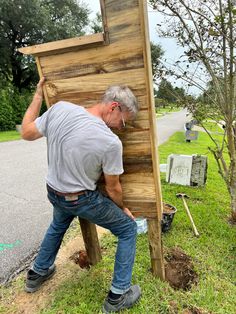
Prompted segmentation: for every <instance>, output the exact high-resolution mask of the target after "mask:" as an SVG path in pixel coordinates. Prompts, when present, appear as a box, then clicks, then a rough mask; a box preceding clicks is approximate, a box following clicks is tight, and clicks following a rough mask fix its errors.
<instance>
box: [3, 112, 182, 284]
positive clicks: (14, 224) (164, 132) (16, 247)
mask: <svg viewBox="0 0 236 314" xmlns="http://www.w3.org/2000/svg"><path fill="white" fill-rule="evenodd" d="M186 119H187V118H186V111H185V110H183V111H181V112H177V113H173V114H168V115H167V116H165V117H163V118H160V119H158V122H157V129H158V144H159V145H160V144H162V143H163V142H164V141H166V140H167V139H168V137H169V136H170V135H171V134H173V133H175V132H176V131H178V130H183V125H184V123H185V121H186ZM0 161H1V163H0V186H1V190H0V283H4V282H6V281H7V280H9V279H11V278H12V277H13V276H14V274H16V273H17V272H19V271H20V270H22V269H24V268H25V266H26V265H27V263H30V261H31V260H32V258H33V256H34V255H35V253H36V252H37V249H38V247H39V245H40V243H41V240H42V238H43V236H44V233H45V231H46V228H47V227H48V224H49V222H50V220H51V214H52V213H51V206H50V204H49V202H48V201H47V198H46V190H45V180H44V178H45V175H46V171H47V155H46V141H45V139H44V138H43V139H40V140H37V141H34V142H27V141H23V140H19V141H13V142H6V143H0Z"/></svg>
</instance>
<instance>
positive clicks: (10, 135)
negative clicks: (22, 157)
mask: <svg viewBox="0 0 236 314" xmlns="http://www.w3.org/2000/svg"><path fill="white" fill-rule="evenodd" d="M20 139H21V135H20V133H19V132H17V131H5V132H0V142H8V141H15V140H20Z"/></svg>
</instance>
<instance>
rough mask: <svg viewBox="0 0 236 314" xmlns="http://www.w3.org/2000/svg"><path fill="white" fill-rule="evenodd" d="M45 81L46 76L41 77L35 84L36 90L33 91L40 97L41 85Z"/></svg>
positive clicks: (41, 93)
mask: <svg viewBox="0 0 236 314" xmlns="http://www.w3.org/2000/svg"><path fill="white" fill-rule="evenodd" d="M45 81H46V78H45V77H42V78H41V79H40V80H39V82H38V84H37V88H36V91H35V94H36V95H38V96H40V97H42V98H43V85H44V83H45Z"/></svg>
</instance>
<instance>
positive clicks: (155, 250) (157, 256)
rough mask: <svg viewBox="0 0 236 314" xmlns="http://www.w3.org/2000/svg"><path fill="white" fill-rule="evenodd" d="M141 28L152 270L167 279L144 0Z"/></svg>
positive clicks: (141, 2)
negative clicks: (149, 168) (153, 216)
mask: <svg viewBox="0 0 236 314" xmlns="http://www.w3.org/2000/svg"><path fill="white" fill-rule="evenodd" d="M139 7H140V18H141V28H142V34H143V43H144V65H145V69H146V74H147V75H146V88H147V95H148V97H149V99H148V103H149V104H150V117H149V120H150V131H151V135H152V136H151V137H150V140H151V149H152V160H153V175H154V189H155V196H156V205H157V208H156V212H157V219H155V220H149V221H148V237H149V249H150V256H151V265H152V272H153V274H154V275H156V276H158V277H159V278H160V279H162V280H164V279H165V268H164V260H163V252H162V243H161V218H162V212H163V210H162V195H161V189H160V186H161V182H160V171H159V160H158V153H157V126H156V113H155V105H154V95H153V81H152V66H151V51H150V39H149V32H148V15H147V3H146V1H144V0H139Z"/></svg>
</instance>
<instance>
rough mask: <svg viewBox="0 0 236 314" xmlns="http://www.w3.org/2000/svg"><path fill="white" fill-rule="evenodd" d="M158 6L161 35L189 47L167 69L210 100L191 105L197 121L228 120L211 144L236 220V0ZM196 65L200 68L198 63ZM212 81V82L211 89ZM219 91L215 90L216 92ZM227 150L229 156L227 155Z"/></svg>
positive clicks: (163, 0)
mask: <svg viewBox="0 0 236 314" xmlns="http://www.w3.org/2000/svg"><path fill="white" fill-rule="evenodd" d="M150 3H151V5H152V6H153V8H154V9H156V10H158V11H159V12H162V13H163V14H164V16H165V17H166V19H165V21H164V24H160V25H158V27H159V31H160V34H161V35H162V36H168V37H172V38H175V39H176V40H177V43H178V44H179V45H180V46H182V47H184V48H185V51H184V53H183V56H182V57H181V59H180V60H178V61H177V62H176V63H175V64H174V67H173V66H172V67H170V66H168V68H166V67H165V73H166V74H171V75H175V77H176V78H177V79H180V78H181V79H182V80H184V81H185V82H187V83H188V84H189V85H190V86H196V87H198V88H199V89H200V90H201V91H202V92H203V93H204V95H205V97H206V96H207V97H208V99H207V101H208V103H207V105H206V103H203V102H202V101H198V102H195V103H188V104H186V106H187V107H188V109H189V110H190V111H191V112H192V113H193V115H194V116H195V117H196V119H197V120H200V121H202V124H203V126H204V123H203V119H204V118H210V119H213V120H215V121H217V122H218V121H219V120H223V121H224V123H225V129H224V136H223V137H222V142H221V143H219V142H218V141H217V140H216V139H215V138H214V137H213V136H212V134H210V133H209V132H208V135H209V136H210V137H211V139H212V141H213V143H214V148H209V149H210V151H211V152H212V153H213V155H214V157H215V160H216V162H217V164H218V169H219V173H220V175H221V176H222V178H223V180H224V181H225V183H226V186H227V188H228V191H229V194H230V197H231V208H232V219H233V221H234V222H235V221H236V124H235V120H236V56H235V44H236V27H235V23H236V7H235V1H232V0H218V1H213V0H192V1H191V0H179V1H176V0H158V1H157V0H151V1H150ZM193 65H195V67H193ZM206 82H211V88H210V89H209V85H207V84H206ZM212 91H214V92H212ZM225 152H226V153H227V155H228V157H229V158H228V159H227V158H225Z"/></svg>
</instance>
